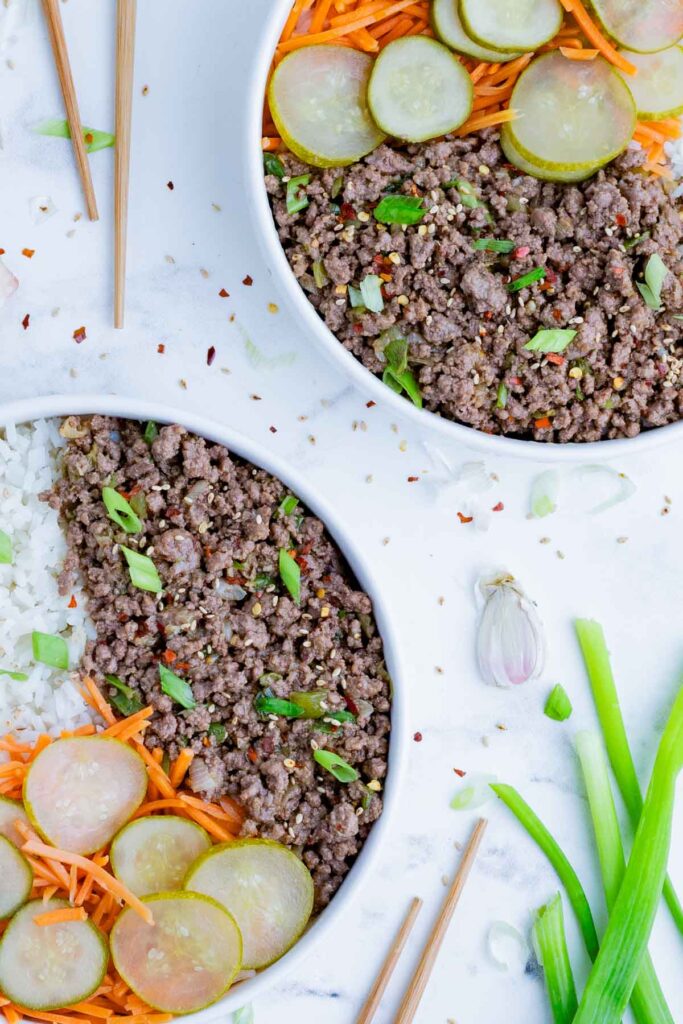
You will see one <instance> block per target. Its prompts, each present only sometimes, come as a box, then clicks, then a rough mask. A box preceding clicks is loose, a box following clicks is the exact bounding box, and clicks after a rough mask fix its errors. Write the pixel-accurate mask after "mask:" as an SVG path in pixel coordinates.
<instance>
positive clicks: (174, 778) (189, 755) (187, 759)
mask: <svg viewBox="0 0 683 1024" xmlns="http://www.w3.org/2000/svg"><path fill="white" fill-rule="evenodd" d="M193 761H194V751H193V750H191V749H190V747H183V749H182V750H181V751H180V753H179V754H178V756H177V758H176V759H175V761H174V762H173V764H172V765H171V771H170V772H169V779H170V780H171V785H172V786H175V788H176V789H178V787H179V786H180V785H181V784H182V782H183V780H184V778H185V776H186V775H187V770H188V768H189V767H190V765H191V764H192V762H193Z"/></svg>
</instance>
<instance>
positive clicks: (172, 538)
mask: <svg viewBox="0 0 683 1024" xmlns="http://www.w3.org/2000/svg"><path fill="white" fill-rule="evenodd" d="M143 431H144V426H143V425H141V424H139V423H136V422H133V421H129V420H118V419H112V418H109V417H103V416H93V417H92V418H80V419H79V418H76V417H70V418H69V419H68V420H67V421H65V423H63V425H62V432H63V433H64V434H65V436H67V437H69V439H70V440H69V442H68V445H67V447H66V450H65V452H64V455H63V478H61V479H59V480H58V481H57V482H56V483H55V485H54V488H53V490H52V491H51V492H50V493H49V494H48V495H46V498H47V500H49V501H50V503H51V504H52V505H53V507H55V508H56V509H58V511H59V513H60V516H61V518H62V521H63V523H64V526H65V528H66V532H67V540H68V555H67V559H66V561H65V565H64V571H63V573H62V576H61V579H60V586H61V590H62V593H64V594H69V593H70V592H71V588H72V586H73V583H74V581H75V580H76V578H77V577H79V578H80V579H81V580H82V582H83V584H84V586H85V589H86V593H87V596H88V611H89V614H90V616H91V618H92V620H93V622H94V625H95V629H96V639H95V640H94V641H93V642H91V643H89V644H88V647H87V651H86V654H85V657H84V661H83V664H82V669H83V671H84V672H86V673H88V674H90V675H91V676H93V677H94V678H95V679H96V680H97V682H98V683H99V685H100V686H101V687H102V689H103V691H104V692H105V694H109V696H110V698H111V697H113V696H114V695H115V693H116V691H115V690H114V689H110V688H109V687H108V686H107V684H106V682H105V678H104V677H105V675H107V674H112V675H116V676H118V677H119V679H120V680H122V681H123V682H124V683H125V684H126V685H128V686H130V687H132V688H133V689H134V690H135V692H136V694H138V695H139V697H140V700H141V701H142V702H144V703H149V704H151V705H152V706H153V707H154V708H155V711H156V713H155V715H154V717H153V718H152V720H151V727H150V729H149V730H148V732H147V735H146V743H147V745H148V746H149V747H150V748H153V747H157V746H161V747H163V749H164V750H165V751H166V752H167V753H168V754H169V756H170V757H171V758H175V757H176V756H177V755H178V752H179V750H180V748H181V747H184V746H188V745H189V746H190V747H191V748H192V749H193V750H194V751H195V753H196V755H197V756H196V757H195V760H194V762H193V765H192V768H191V774H190V783H191V785H192V786H193V788H194V789H195V790H196V791H197V792H199V793H200V794H201V795H202V796H204V797H206V798H215V797H217V796H219V795H221V794H229V795H230V796H232V797H234V798H235V799H237V800H238V801H239V802H240V803H241V804H242V806H243V807H244V808H245V810H246V813H247V820H246V822H245V825H244V834H245V835H247V836H250V835H257V836H260V837H263V838H270V839H275V840H278V841H279V842H283V843H286V844H287V845H289V846H291V847H294V848H295V849H297V850H298V851H299V852H300V853H301V855H302V857H303V860H304V861H305V863H306V864H307V865H308V867H309V868H310V870H311V872H312V874H313V879H314V882H315V886H316V906H317V908H318V909H321V908H322V907H324V906H325V904H326V903H327V902H328V901H329V899H330V898H331V897H332V895H333V894H334V892H335V891H336V889H337V888H338V887H339V885H340V884H341V882H342V880H343V878H344V875H345V874H346V873H347V871H348V870H349V868H350V866H351V864H352V863H353V860H354V858H355V857H356V855H357V854H358V852H359V850H360V848H361V847H362V845H363V843H364V841H365V839H366V838H367V835H368V833H369V831H370V828H371V826H372V823H373V822H374V821H375V820H376V819H377V818H378V817H379V815H380V814H381V811H382V798H381V795H380V790H381V783H382V780H383V779H384V777H385V775H386V771H387V753H388V742H389V729H390V717H389V715H390V684H389V679H388V676H387V672H386V669H385V665H384V656H383V648H382V641H381V639H380V637H379V635H378V633H377V629H376V626H375V622H374V619H373V615H372V606H371V602H370V599H369V597H368V596H367V595H366V594H365V593H363V592H362V591H361V590H360V589H359V588H358V584H357V583H356V581H355V580H354V579H353V576H352V574H351V572H350V570H349V569H348V567H347V566H346V564H345V562H344V560H343V558H342V556H341V554H340V552H339V550H338V549H337V547H336V545H335V544H334V543H333V541H332V540H331V538H330V537H329V535H328V534H327V533H326V531H325V528H324V526H323V524H322V523H321V522H320V521H319V520H318V519H316V518H315V516H313V515H312V514H311V513H310V512H309V511H308V510H307V509H305V508H304V507H303V506H302V505H301V504H298V503H297V504H296V508H294V509H293V511H291V512H290V514H285V513H284V512H283V510H282V509H281V507H280V506H281V503H282V501H283V499H284V498H286V497H287V490H286V488H285V487H284V485H283V484H282V483H280V482H279V481H278V480H276V479H275V478H274V477H272V476H270V475H269V474H268V473H266V472H264V471H263V470H260V469H256V468H255V467H254V466H252V465H250V464H249V463H247V462H245V461H244V460H242V459H240V458H238V457H236V456H235V455H232V454H230V453H229V452H228V451H227V450H226V449H225V448H223V447H221V446H220V445H217V444H212V443H209V442H207V441H205V440H204V439H202V438H201V437H197V436H194V435H192V434H190V433H188V432H187V431H186V430H185V429H184V428H183V427H180V426H167V427H163V428H161V430H160V431H159V434H158V436H157V438H156V440H154V441H153V443H152V444H151V445H149V444H148V443H147V442H146V441H145V440H144V436H143ZM103 486H113V487H115V488H116V489H118V490H119V491H120V492H122V493H124V494H125V495H127V496H128V497H130V500H131V501H132V502H134V503H135V504H136V505H137V507H138V508H140V507H141V508H142V514H141V518H142V521H143V532H142V533H139V534H136V535H127V534H125V533H124V532H123V530H122V529H120V528H119V527H118V526H117V525H116V524H115V523H113V522H112V521H111V519H110V518H109V517H108V515H107V512H106V509H105V507H104V504H103V502H102V488H103ZM122 544H125V545H126V546H128V547H131V548H138V549H139V550H140V551H141V552H144V553H146V554H147V555H149V556H150V557H151V558H152V559H153V561H154V563H155V565H156V567H157V569H158V572H159V575H160V576H161V579H162V582H163V586H164V590H163V594H162V595H161V596H155V595H154V594H150V593H146V592H143V591H141V590H137V589H135V588H134V587H133V586H132V585H131V582H130V579H129V573H128V569H127V567H126V563H125V561H124V558H123V555H122V552H121V550H120V546H121V545H122ZM283 548H284V549H286V550H288V551H290V552H293V553H294V555H295V556H296V558H297V560H298V562H299V565H300V567H301V588H302V594H301V602H300V605H297V604H296V603H295V601H294V600H292V598H291V597H290V596H289V595H288V593H287V591H286V589H285V587H284V586H283V585H282V583H281V581H280V578H279V575H278V559H279V552H280V550H281V549H283ZM160 663H161V664H166V665H167V666H168V667H169V668H170V669H171V670H172V671H173V672H174V673H176V674H177V675H178V676H180V677H182V678H184V679H187V680H188V681H189V682H190V684H191V686H192V690H193V694H194V699H195V700H196V703H197V707H196V708H194V709H192V710H183V709H182V708H181V707H180V706H179V705H178V704H176V703H174V702H173V701H172V700H171V699H170V697H168V696H167V695H166V694H164V693H163V692H162V691H161V688H160V682H159V664H160ZM264 677H266V678H265V679H264ZM264 685H267V686H269V687H270V690H271V691H272V694H273V695H274V696H276V697H279V698H287V697H288V696H289V695H290V694H291V692H292V691H311V690H315V691H318V690H327V691H328V697H327V700H326V705H325V707H326V708H327V711H328V713H334V712H339V711H343V712H347V711H350V712H352V714H353V715H354V717H355V720H354V721H348V722H344V724H342V725H338V724H337V723H336V722H335V721H333V720H331V719H328V718H324V719H322V720H321V721H312V720H303V719H299V720H288V719H285V718H279V717H274V716H270V717H268V716H263V715H260V714H258V713H257V712H256V710H255V708H254V700H255V698H256V697H257V695H258V694H259V693H262V692H264V691H263V688H264ZM217 727H218V728H217ZM314 744H317V745H318V746H319V747H320V748H329V749H330V750H333V751H335V752H336V753H338V754H339V755H340V756H341V757H342V758H344V760H345V761H347V762H348V763H349V764H351V765H353V766H354V767H355V768H356V770H357V771H358V773H359V775H360V779H359V781H357V782H354V783H352V784H351V785H342V784H340V783H338V782H337V781H336V780H335V778H334V777H333V776H332V775H331V774H329V773H328V772H327V771H324V770H323V769H322V768H320V767H319V765H318V764H317V763H316V762H315V761H314V759H313V756H312V755H313V749H314V747H313V745H314ZM367 784H370V788H368V786H367Z"/></svg>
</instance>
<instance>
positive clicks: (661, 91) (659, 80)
mask: <svg viewBox="0 0 683 1024" xmlns="http://www.w3.org/2000/svg"><path fill="white" fill-rule="evenodd" d="M622 53H624V54H625V56H626V57H628V59H629V60H630V61H631V63H632V64H635V66H636V67H637V68H638V74H637V75H623V76H622V77H623V79H624V81H625V82H626V85H627V86H628V88H629V89H630V90H631V92H632V94H633V99H634V100H635V102H636V107H637V108H638V117H639V118H641V119H642V120H643V121H657V120H660V119H661V118H664V117H677V116H678V115H679V114H681V113H683V49H681V47H680V46H672V47H671V48H670V49H668V50H661V51H660V52H659V53H630V52H629V51H628V50H623V51H622Z"/></svg>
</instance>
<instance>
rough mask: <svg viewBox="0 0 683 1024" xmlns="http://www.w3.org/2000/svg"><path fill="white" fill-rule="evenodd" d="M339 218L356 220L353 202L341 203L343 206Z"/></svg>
mask: <svg viewBox="0 0 683 1024" xmlns="http://www.w3.org/2000/svg"><path fill="white" fill-rule="evenodd" d="M339 218H340V220H343V221H347V220H355V219H356V211H355V210H354V208H353V207H352V206H351V203H342V204H341V208H340V210H339Z"/></svg>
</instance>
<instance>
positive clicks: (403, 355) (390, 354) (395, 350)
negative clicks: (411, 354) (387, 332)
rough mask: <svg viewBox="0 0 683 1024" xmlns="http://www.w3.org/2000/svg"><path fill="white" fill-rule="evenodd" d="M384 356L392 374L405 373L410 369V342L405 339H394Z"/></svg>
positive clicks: (386, 348) (385, 349)
mask: <svg viewBox="0 0 683 1024" xmlns="http://www.w3.org/2000/svg"><path fill="white" fill-rule="evenodd" d="M383 355H384V358H385V359H386V361H387V366H388V367H389V369H390V370H391V372H392V373H403V371H404V370H407V369H408V342H407V341H406V339H405V338H401V337H392V339H391V341H390V342H388V344H387V345H385V347H384V351H383Z"/></svg>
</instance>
